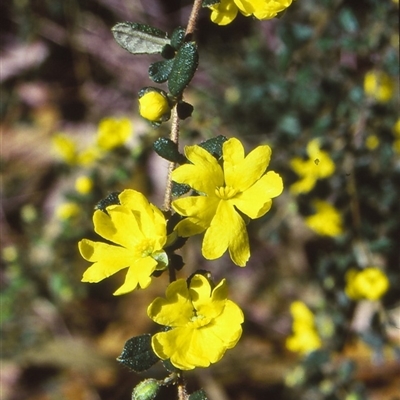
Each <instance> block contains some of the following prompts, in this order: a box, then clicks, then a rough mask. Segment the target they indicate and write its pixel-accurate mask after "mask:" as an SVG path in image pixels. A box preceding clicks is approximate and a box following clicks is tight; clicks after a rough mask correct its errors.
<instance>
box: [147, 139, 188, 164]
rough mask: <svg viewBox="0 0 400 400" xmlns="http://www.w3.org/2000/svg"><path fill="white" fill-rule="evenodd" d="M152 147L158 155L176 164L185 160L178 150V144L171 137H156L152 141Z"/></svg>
mask: <svg viewBox="0 0 400 400" xmlns="http://www.w3.org/2000/svg"><path fill="white" fill-rule="evenodd" d="M153 148H154V150H155V152H156V153H157V154H158V155H159V156H160V157H162V158H165V159H166V160H168V161H171V162H175V163H178V164H184V163H186V161H187V160H186V157H185V156H184V155H183V154H181V153H180V152H179V150H178V145H177V144H176V143H175V142H173V141H172V140H171V139H167V138H158V139H157V140H156V141H155V142H154V144H153Z"/></svg>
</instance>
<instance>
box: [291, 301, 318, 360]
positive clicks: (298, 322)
mask: <svg viewBox="0 0 400 400" xmlns="http://www.w3.org/2000/svg"><path fill="white" fill-rule="evenodd" d="M290 313H291V314H292V318H293V323H292V332H293V333H292V335H291V336H289V337H288V338H287V339H286V348H287V349H288V350H290V351H293V352H296V353H300V354H306V353H309V352H311V351H314V350H317V349H319V348H320V347H321V345H322V343H321V339H320V337H319V335H318V332H317V330H316V329H315V322H314V314H313V313H312V312H311V311H310V309H309V308H308V307H307V306H306V305H305V304H304V303H303V302H301V301H295V302H293V303H292V304H291V305H290Z"/></svg>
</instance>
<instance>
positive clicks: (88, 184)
mask: <svg viewBox="0 0 400 400" xmlns="http://www.w3.org/2000/svg"><path fill="white" fill-rule="evenodd" d="M75 189H76V191H77V192H78V193H80V194H88V193H90V192H91V191H92V189H93V180H92V179H91V178H89V177H88V176H85V175H83V176H80V177H78V178H77V179H76V181H75Z"/></svg>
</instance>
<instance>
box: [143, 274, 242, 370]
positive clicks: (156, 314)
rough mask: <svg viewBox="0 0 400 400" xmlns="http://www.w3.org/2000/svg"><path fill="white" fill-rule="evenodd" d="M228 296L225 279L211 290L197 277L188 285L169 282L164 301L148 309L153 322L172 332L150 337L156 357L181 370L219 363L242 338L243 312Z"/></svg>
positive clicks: (184, 282) (208, 283)
mask: <svg viewBox="0 0 400 400" xmlns="http://www.w3.org/2000/svg"><path fill="white" fill-rule="evenodd" d="M227 296H228V288H227V284H226V281H225V279H223V280H222V281H221V282H220V283H219V284H218V285H217V286H215V287H214V289H213V288H212V286H211V284H210V282H209V281H208V279H207V278H206V277H204V276H203V275H199V274H197V275H194V276H193V277H192V279H190V283H189V285H188V283H187V282H186V281H185V280H184V279H179V280H177V281H175V282H172V283H171V284H170V285H169V286H168V288H167V290H166V299H164V298H161V297H158V298H156V299H155V300H154V301H153V302H152V303H151V304H150V306H149V307H148V309H147V314H148V315H149V317H150V318H151V319H152V320H153V321H155V322H156V323H158V324H160V325H164V326H167V327H169V328H171V329H169V330H167V331H165V332H160V333H156V334H155V335H154V336H153V337H152V347H153V350H154V352H155V353H156V355H157V356H158V357H159V358H161V359H162V360H166V359H170V361H171V363H172V364H173V365H174V366H175V367H177V368H179V369H182V370H190V369H193V368H196V367H208V366H209V365H210V364H213V363H216V362H217V361H219V360H220V359H221V358H222V356H223V355H224V354H225V351H226V350H227V349H231V348H233V347H234V346H235V345H236V343H237V342H238V341H239V339H240V336H241V334H242V323H243V313H242V310H241V309H240V308H239V307H238V306H237V305H236V304H235V303H234V302H233V301H231V300H228V298H227Z"/></svg>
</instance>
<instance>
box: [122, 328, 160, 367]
mask: <svg viewBox="0 0 400 400" xmlns="http://www.w3.org/2000/svg"><path fill="white" fill-rule="evenodd" d="M117 360H118V361H119V362H120V363H121V364H123V365H125V366H126V367H128V368H130V369H131V370H133V371H135V372H143V371H146V370H148V369H149V368H150V367H152V366H153V365H154V364H155V363H156V362H157V361H159V360H160V359H159V358H158V357H157V356H156V355H155V354H154V352H153V349H152V348H151V335H150V334H149V333H146V334H144V335H141V336H135V337H132V338H130V339H129V340H128V341H127V342H126V343H125V345H124V348H123V350H122V353H121V355H120V356H119V357H118V358H117Z"/></svg>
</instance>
